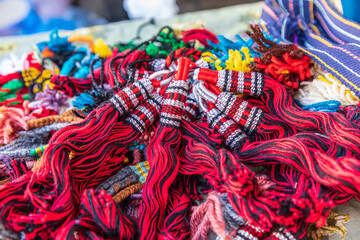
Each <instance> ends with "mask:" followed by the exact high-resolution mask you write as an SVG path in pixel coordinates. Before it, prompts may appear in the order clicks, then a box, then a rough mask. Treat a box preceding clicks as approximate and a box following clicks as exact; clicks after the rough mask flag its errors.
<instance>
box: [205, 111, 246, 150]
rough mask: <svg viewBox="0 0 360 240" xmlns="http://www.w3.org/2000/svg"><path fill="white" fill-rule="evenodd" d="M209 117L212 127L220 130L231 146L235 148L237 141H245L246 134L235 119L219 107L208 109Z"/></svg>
mask: <svg viewBox="0 0 360 240" xmlns="http://www.w3.org/2000/svg"><path fill="white" fill-rule="evenodd" d="M207 117H208V122H209V125H210V127H211V128H213V129H216V130H218V131H219V132H220V134H221V135H222V137H223V138H224V140H225V143H226V145H227V146H228V147H229V148H231V149H234V148H235V146H236V144H237V143H239V142H242V141H245V139H246V137H247V136H246V134H245V133H244V132H242V131H241V129H240V128H239V126H238V125H237V124H236V123H235V122H234V121H233V120H231V119H229V118H227V117H226V115H225V114H224V113H222V112H220V111H219V110H218V109H216V108H213V109H211V110H210V111H208V112H207Z"/></svg>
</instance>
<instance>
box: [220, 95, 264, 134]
mask: <svg viewBox="0 0 360 240" xmlns="http://www.w3.org/2000/svg"><path fill="white" fill-rule="evenodd" d="M215 106H216V107H217V108H218V109H219V110H220V111H222V112H223V113H225V114H226V115H227V116H228V117H229V118H231V119H233V120H234V121H235V122H237V123H238V124H240V125H241V126H243V127H244V129H245V131H247V132H248V133H249V134H250V133H252V132H253V131H254V130H255V129H256V128H257V127H258V126H259V123H260V119H261V117H262V116H263V114H264V112H263V111H262V110H261V109H260V108H257V107H253V106H252V105H251V104H249V103H248V102H247V101H245V100H244V99H241V98H239V97H237V96H236V95H235V94H233V93H229V92H221V93H220V94H219V95H218V97H217V99H216V103H215Z"/></svg>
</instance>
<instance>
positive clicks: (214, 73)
mask: <svg viewBox="0 0 360 240" xmlns="http://www.w3.org/2000/svg"><path fill="white" fill-rule="evenodd" d="M324 1H325V0H324ZM319 2H321V3H316V4H315V5H316V7H317V8H316V11H317V12H318V11H319V10H318V9H319V8H320V7H321V6H322V5H321V4H323V3H322V1H319ZM267 4H269V3H268V2H267ZM319 4H320V5H319ZM282 7H284V6H281V8H282ZM294 7H297V6H294ZM288 10H289V9H288ZM289 11H290V10H289ZM275 12H276V13H278V12H277V11H275ZM266 14H268V9H266V8H265V10H264V13H263V15H264V19H266V16H267V15H266ZM318 14H322V13H320V12H318ZM317 18H319V19H321V16H320V17H319V16H317ZM279 20H280V19H279ZM289 21H290V20H289ZM273 24H274V23H273V22H271V21H269V25H268V26H269V29H270V30H269V31H274V26H273ZM264 26H265V25H263V24H262V25H250V31H249V32H247V36H246V35H241V36H240V35H237V36H235V39H236V40H230V39H227V38H225V37H223V36H216V35H214V34H213V33H211V32H210V31H208V30H206V29H204V28H201V27H197V28H196V29H186V30H185V31H181V30H176V31H174V30H173V29H172V28H171V27H164V28H162V29H160V31H159V32H158V33H157V34H156V35H154V36H153V37H152V38H150V39H148V40H146V41H144V42H141V43H139V42H138V41H139V38H138V37H139V36H140V31H141V29H142V28H139V31H138V34H137V35H138V36H137V37H136V38H135V39H134V40H133V41H131V42H129V43H117V44H114V45H110V44H108V43H106V42H105V41H104V40H103V39H95V40H93V39H91V38H89V37H84V36H70V37H61V36H60V35H59V33H58V32H57V31H53V32H52V33H51V34H50V39H49V41H44V42H41V43H38V44H37V46H36V49H35V50H33V51H32V52H31V53H29V54H27V55H24V58H23V60H22V61H23V63H24V66H25V67H22V68H20V67H19V66H17V67H15V68H14V69H13V71H12V72H6V71H2V69H0V72H2V73H4V74H3V75H0V104H1V105H0V132H1V136H2V137H1V139H2V140H1V139H0V140H1V141H0V144H1V146H0V180H1V182H0V196H1V197H0V238H2V237H7V238H10V239H15V238H16V239H18V238H26V239H259V240H260V239H289V240H293V239H306V238H307V237H310V238H312V239H319V237H320V235H326V234H328V232H326V231H325V230H324V229H327V226H328V224H329V221H327V219H334V218H336V217H335V215H334V214H333V210H332V209H333V208H334V207H335V206H338V205H342V204H346V203H347V202H348V201H350V200H351V199H359V193H360V187H359V186H360V182H359V180H358V175H359V174H360V173H359V169H360V162H359V160H358V159H359V155H360V145H359V142H360V128H359V124H360V120H359V119H360V118H359V116H360V105H359V99H358V98H357V96H356V94H357V93H356V91H354V89H353V88H352V87H349V86H348V85H349V83H347V84H345V83H344V81H343V80H344V79H343V78H341V76H339V74H341V73H339V74H338V73H337V74H334V73H333V71H329V68H327V67H324V66H323V65H322V66H320V65H319V64H318V63H315V62H314V59H313V58H314V56H313V55H312V54H310V53H311V52H309V51H310V50H309V51H308V50H307V49H304V48H302V47H301V45H302V44H303V41H305V40H304V38H301V39H299V43H300V44H299V45H300V46H297V45H296V44H297V42H296V41H293V42H295V43H294V44H289V42H290V40H291V38H289V36H287V38H286V39H288V40H287V41H288V42H284V41H283V40H284V39H283V38H281V41H280V40H279V39H277V38H278V35H276V34H275V36H272V35H270V34H268V33H267V32H264V31H263V30H264ZM324 26H327V25H326V24H325V25H324ZM285 27H287V26H285ZM302 31H305V30H302ZM334 36H335V37H336V38H338V39H340V40H341V41H345V40H346V39H345V38H341V37H340V36H338V35H337V34H335V33H334ZM76 42H83V43H86V46H85V47H77V46H76V45H75V44H74V43H76ZM311 44H314V42H311ZM316 60H318V59H316ZM14 61H15V60H14ZM0 68H1V65H0ZM330 72H331V74H330ZM338 80H341V82H339V81H338ZM354 84H357V83H356V82H355V83H354ZM347 87H348V88H347ZM351 91H354V92H351ZM339 221H341V220H339ZM340 225H341V230H337V231H338V232H339V234H340V235H341V237H344V231H345V230H344V225H343V223H341V224H340ZM340 225H339V226H340ZM324 226H325V227H324ZM329 231H330V230H329ZM334 231H336V230H334Z"/></svg>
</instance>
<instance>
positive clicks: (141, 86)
mask: <svg viewBox="0 0 360 240" xmlns="http://www.w3.org/2000/svg"><path fill="white" fill-rule="evenodd" d="M153 90H154V87H153V84H152V82H151V81H150V80H149V79H147V78H146V79H142V80H139V81H137V82H134V83H133V84H131V85H130V86H128V87H126V88H124V89H122V90H120V91H119V92H118V93H117V94H115V95H114V96H113V97H112V98H111V99H110V102H111V103H112V104H113V105H114V106H115V107H116V109H117V110H118V111H119V113H120V115H123V114H125V113H127V112H129V111H130V110H131V109H133V108H134V107H136V106H137V105H138V104H139V102H140V101H142V100H144V99H148V98H149V97H150V94H151V93H152V92H153Z"/></svg>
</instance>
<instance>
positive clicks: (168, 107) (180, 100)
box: [160, 58, 191, 127]
mask: <svg viewBox="0 0 360 240" xmlns="http://www.w3.org/2000/svg"><path fill="white" fill-rule="evenodd" d="M190 62H191V60H190V59H189V58H180V60H179V67H178V75H177V78H176V79H175V80H173V81H171V82H170V84H169V86H168V87H167V88H166V91H165V97H164V103H163V106H162V109H161V114H160V124H163V125H166V126H168V127H179V126H180V124H181V120H182V116H183V112H184V106H185V101H186V98H187V95H188V89H189V84H188V82H187V76H188V73H189V64H190Z"/></svg>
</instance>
